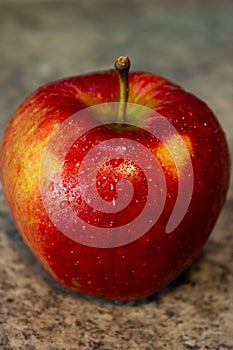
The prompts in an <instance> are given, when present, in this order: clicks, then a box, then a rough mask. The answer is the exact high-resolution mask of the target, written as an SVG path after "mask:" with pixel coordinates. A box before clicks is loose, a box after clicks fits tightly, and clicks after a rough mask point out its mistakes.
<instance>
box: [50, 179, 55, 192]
mask: <svg viewBox="0 0 233 350" xmlns="http://www.w3.org/2000/svg"><path fill="white" fill-rule="evenodd" d="M49 190H50V191H53V190H54V182H53V181H51V182H50V184H49Z"/></svg>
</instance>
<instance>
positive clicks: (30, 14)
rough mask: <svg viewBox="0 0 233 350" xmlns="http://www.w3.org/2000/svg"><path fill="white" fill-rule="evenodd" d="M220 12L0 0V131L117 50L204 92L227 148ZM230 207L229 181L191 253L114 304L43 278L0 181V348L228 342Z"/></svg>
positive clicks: (232, 294) (226, 61)
mask: <svg viewBox="0 0 233 350" xmlns="http://www.w3.org/2000/svg"><path fill="white" fill-rule="evenodd" d="M232 13H233V3H232V2H231V1H227V0H222V1H217V0H216V1H212V0H208V1H204V0H203V1H199V0H197V1H194V0H193V1H181V0H180V1H173V0H170V1H168V0H165V1H162V0H161V1H152V0H149V1H139V0H138V1H136V0H132V1H128V2H126V1H123V0H119V1H113V0H112V1H110V0H109V1H107V0H105V1H103V0H99V1H97V0H87V1H65V0H64V1H52V0H51V1H35V0H34V1H33V0H31V1H30V0H27V1H26V0H25V1H23V0H22V1H20V0H18V1H17V0H15V1H13V0H11V1H7V0H5V1H3V0H0V52H1V54H0V92H1V95H0V115H1V118H0V137H1V135H2V132H3V130H4V127H5V125H6V123H7V121H8V120H9V118H10V116H11V115H12V113H13V112H14V110H15V108H16V106H17V105H18V104H19V103H20V102H21V101H22V99H23V98H24V97H26V96H27V95H28V94H29V93H30V92H31V91H33V90H34V89H36V88H37V87H38V86H39V85H42V84H44V83H46V82H48V81H51V80H55V79H58V78H60V77H62V76H68V75H75V74H81V73H84V72H89V71H93V70H99V69H104V68H110V67H112V65H113V62H114V60H115V58H116V57H117V56H119V55H121V54H127V55H129V56H130V57H131V60H132V64H133V69H135V70H136V69H139V70H140V69H142V70H147V71H151V72H154V73H157V74H160V75H164V76H166V77H167V78H169V79H171V80H173V81H175V82H177V83H178V84H180V85H182V86H183V87H184V88H186V89H187V90H189V91H192V92H193V93H195V94H196V95H198V96H199V97H201V98H202V99H203V100H205V101H206V102H207V103H208V104H209V105H210V106H211V107H212V109H213V110H214V111H215V113H216V114H217V115H218V118H219V120H220V122H221V124H222V125H223V127H224V129H225V130H226V134H227V138H228V142H229V147H230V150H231V152H233V132H232V131H233V118H232V107H233V106H232V81H233V66H232V57H233V47H232V37H233V31H232V29H233V28H232ZM232 154H233V153H232ZM232 211H233V186H232V185H231V187H230V191H229V194H228V200H227V202H226V204H225V206H224V209H223V211H222V213H221V215H220V217H219V220H218V222H217V224H216V226H215V228H214V231H213V233H212V235H211V237H210V239H209V241H208V243H207V244H206V246H205V248H204V249H203V251H202V253H201V255H200V257H199V258H198V260H197V261H196V262H195V263H194V264H193V265H192V266H191V267H190V268H189V269H188V270H187V271H186V272H185V273H184V274H183V275H182V276H180V277H179V278H178V279H177V280H176V281H175V282H173V283H172V284H171V285H169V286H168V287H167V288H165V289H164V290H162V291H161V292H159V293H157V294H156V295H154V296H152V297H150V298H147V299H146V300H142V301H140V302H135V303H125V304H121V303H117V302H111V301H106V300H103V299H100V298H95V297H91V296H87V295H81V294H78V293H74V292H70V291H69V290H67V289H65V288H63V287H62V286H60V285H59V284H58V283H57V282H55V281H54V280H53V278H52V277H50V276H49V275H48V274H47V273H46V272H45V271H44V270H43V268H42V267H41V266H40V265H39V263H38V262H37V261H36V259H35V258H34V256H33V255H32V253H31V252H30V251H29V249H28V248H27V246H26V245H25V244H24V242H23V241H22V239H21V238H20V236H19V233H18V232H17V230H16V228H15V226H14V223H13V222H12V220H11V218H10V215H9V211H8V209H7V207H6V203H5V201H4V197H3V193H2V188H1V187H0V349H1V350H82V349H101V350H109V349H121V350H124V349H132V350H134V349H140V350H151V349H155V350H157V349H158V350H163V349H167V350H172V349H174V350H182V349H194V350H196V349H202V350H204V349H210V350H224V349H233V335H232V334H233V333H232V325H233V255H232V253H233V236H232V232H233V222H232Z"/></svg>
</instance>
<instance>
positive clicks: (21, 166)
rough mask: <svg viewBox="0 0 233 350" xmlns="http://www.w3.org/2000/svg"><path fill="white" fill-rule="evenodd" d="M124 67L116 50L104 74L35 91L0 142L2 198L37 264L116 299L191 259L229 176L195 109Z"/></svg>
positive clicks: (219, 137) (179, 94) (203, 114)
mask: <svg viewBox="0 0 233 350" xmlns="http://www.w3.org/2000/svg"><path fill="white" fill-rule="evenodd" d="M129 67H130V61H129V59H128V58H127V57H124V56H121V57H119V58H118V60H117V61H116V64H115V70H108V71H103V72H96V73H91V74H87V75H83V76H76V77H70V78H65V79H62V80H58V81H55V82H52V83H50V84H48V85H46V86H44V87H41V88H39V89H38V90H36V91H35V92H34V93H32V94H31V95H30V96H29V97H28V98H26V100H25V101H24V102H23V103H22V104H21V105H20V106H19V107H18V109H17V110H16V112H15V114H14V116H13V117H12V118H11V119H10V121H9V123H8V125H7V127H6V130H5V132H4V136H3V139H2V143H1V149H0V176H1V181H2V185H3V190H4V195H5V198H6V201H7V203H8V206H9V209H10V212H11V215H12V217H13V220H14V222H15V224H16V226H17V228H18V230H19V232H20V234H21V235H22V237H23V239H24V240H25V242H26V243H27V245H28V246H29V247H30V249H31V250H32V252H33V253H34V255H35V256H36V257H37V259H38V260H39V261H40V263H41V264H42V265H43V266H44V268H45V269H46V270H47V271H48V272H50V273H51V274H52V276H54V278H55V279H56V280H58V281H59V282H60V283H62V284H63V285H65V286H66V287H68V288H71V289H73V290H76V291H79V292H83V293H88V294H92V295H97V296H101V297H105V298H109V299H114V300H120V301H129V300H137V299H141V298H145V297H147V296H149V295H151V294H153V293H155V292H156V291H158V290H160V289H161V288H163V287H164V286H166V285H167V284H169V283H170V282H171V281H172V280H174V279H175V278H176V277H177V276H178V275H179V274H181V273H182V272H183V271H184V270H185V269H186V268H187V267H188V266H189V265H190V264H191V263H192V262H193V261H194V260H195V259H196V258H197V256H198V255H199V253H200V251H201V249H202V247H203V245H204V244H205V243H206V241H207V239H208V237H209V235H210V233H211V231H212V229H213V227H214V225H215V222H216V220H217V218H218V216H219V213H220V211H221V209H222V207H223V204H224V201H225V199H226V194H227V189H228V185H229V177H230V160H229V152H228V147H227V142H226V138H225V134H224V132H223V130H222V127H221V126H220V124H219V122H218V121H217V119H216V117H215V115H214V114H213V112H212V111H211V110H210V109H209V108H208V107H207V105H206V104H205V103H204V102H202V101H201V100H199V99H198V98H196V97H195V96H193V95H192V94H190V93H188V92H185V91H184V90H183V89H182V88H180V87H179V86H177V85H175V84H174V83H172V82H170V81H168V80H167V79H165V78H163V77H160V76H157V75H153V74H150V73H145V72H129ZM112 116H113V117H112ZM101 118H102V120H101ZM108 118H109V119H108ZM95 148H96V149H97V151H96V152H94V150H95ZM93 152H94V153H93ZM100 153H101V154H102V158H101V160H100V161H98V159H97V158H98V154H100ZM88 155H90V156H89V158H88ZM131 158H132V159H131ZM84 159H85V161H84ZM95 159H97V161H95V162H94V161H93V163H92V160H95ZM125 197H126V198H125ZM97 199H98V200H97ZM98 201H99V202H98ZM95 204H96V205H97V207H96V208H95ZM145 209H147V214H145V215H144V214H143V213H144V210H145ZM143 215H144V216H143ZM138 218H139V219H138ZM131 223H132V226H131Z"/></svg>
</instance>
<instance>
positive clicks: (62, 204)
mask: <svg viewBox="0 0 233 350" xmlns="http://www.w3.org/2000/svg"><path fill="white" fill-rule="evenodd" d="M69 205H70V201H62V202H61V204H60V208H61V209H65V208H67V207H68V206H69Z"/></svg>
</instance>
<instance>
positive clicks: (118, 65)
mask: <svg viewBox="0 0 233 350" xmlns="http://www.w3.org/2000/svg"><path fill="white" fill-rule="evenodd" d="M115 69H116V71H117V74H118V78H119V82H120V95H119V102H122V103H121V104H120V106H119V111H118V122H119V123H122V124H123V123H125V119H126V106H127V104H126V103H127V101H128V94H129V81H128V77H129V69H130V60H129V58H128V57H127V56H120V57H118V59H117V60H116V62H115Z"/></svg>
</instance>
